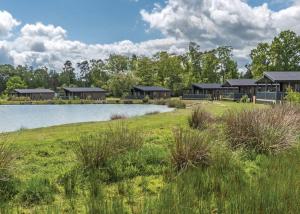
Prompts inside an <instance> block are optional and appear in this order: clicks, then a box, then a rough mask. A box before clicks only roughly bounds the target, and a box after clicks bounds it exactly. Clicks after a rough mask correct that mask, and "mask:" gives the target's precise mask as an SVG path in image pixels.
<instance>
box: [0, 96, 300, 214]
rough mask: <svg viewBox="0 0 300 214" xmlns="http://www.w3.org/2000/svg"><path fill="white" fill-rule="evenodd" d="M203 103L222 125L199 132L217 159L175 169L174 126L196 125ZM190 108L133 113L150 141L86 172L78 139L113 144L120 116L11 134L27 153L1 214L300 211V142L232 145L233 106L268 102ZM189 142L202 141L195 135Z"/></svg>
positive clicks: (129, 124)
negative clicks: (262, 147)
mask: <svg viewBox="0 0 300 214" xmlns="http://www.w3.org/2000/svg"><path fill="white" fill-rule="evenodd" d="M198 105H199V106H201V108H203V109H204V110H205V111H208V112H210V113H211V114H212V115H213V116H214V117H215V118H217V119H216V120H217V123H218V124H217V125H213V127H211V128H208V129H206V130H204V131H201V132H199V131H197V130H193V132H199V133H198V134H199V135H203V136H206V135H207V136H209V137H212V140H211V141H209V142H211V145H210V149H209V164H205V165H204V166H203V165H202V164H192V167H186V170H184V171H177V170H174V165H172V149H173V148H174V146H175V145H176V135H174V133H173V131H174V128H181V129H186V130H188V129H189V124H188V117H189V116H190V114H191V110H192V109H193V108H194V107H195V106H198ZM186 106H187V109H181V110H176V111H174V112H169V113H163V114H153V115H145V116H143V117H136V118H130V119H126V120H125V121H124V122H125V123H126V130H127V131H126V130H125V132H126V133H127V132H128V130H130V131H129V132H133V133H134V132H135V131H138V132H139V134H140V135H141V138H142V139H141V140H139V142H140V141H142V142H143V143H142V144H140V146H138V147H134V149H130V148H132V147H131V146H130V145H127V144H126V141H125V144H126V149H128V151H127V152H121V153H110V154H111V155H110V156H109V158H107V159H106V160H105V165H101V164H100V166H101V167H100V168H98V169H96V170H88V171H87V170H85V168H86V167H83V166H84V164H82V161H80V158H78V153H76V147H74V142H76V141H77V142H79V143H80V144H81V146H82V148H84V149H85V148H86V147H84V143H85V142H87V145H89V144H90V143H91V142H93V144H91V145H94V144H100V145H103V143H105V142H108V147H107V148H109V146H111V148H112V149H113V148H114V146H112V145H111V144H112V143H114V139H116V138H115V137H114V136H119V137H117V138H118V140H119V141H118V142H120V141H121V140H123V139H124V137H122V135H121V134H120V135H118V134H117V133H116V132H115V131H116V129H114V130H115V131H111V130H109V129H110V127H115V126H118V124H119V123H120V121H109V122H97V123H83V124H72V125H64V126H56V127H50V128H42V129H35V130H22V131H19V132H16V133H11V134H9V137H10V138H11V139H13V140H12V142H13V143H12V148H13V149H16V150H18V151H21V155H20V156H19V157H18V158H17V160H16V161H15V167H14V170H13V176H14V178H15V179H17V180H18V182H19V184H18V185H17V191H16V195H15V196H14V197H13V198H12V199H11V200H10V202H9V203H4V204H3V205H2V204H1V203H0V212H1V209H3V210H12V209H14V210H16V211H18V210H19V211H20V212H23V213H61V212H64V213H99V212H101V213H212V212H213V213H299V211H300V203H299V200H300V199H299V195H300V194H299V193H300V192H299V191H300V190H299V188H300V185H299V180H300V169H299V162H300V149H299V147H294V148H290V149H289V150H287V151H284V152H282V153H279V154H276V155H267V154H257V153H251V152H248V151H245V150H242V149H238V150H232V149H231V147H230V146H229V145H228V144H227V141H226V137H225V136H224V132H223V125H222V124H223V122H224V121H223V120H221V119H220V117H221V116H222V115H223V113H224V112H226V111H227V110H229V109H231V110H235V111H236V112H238V111H241V110H245V109H253V108H263V109H264V108H268V107H266V106H264V105H253V104H242V103H232V102H193V101H189V102H186ZM103 135H111V136H112V139H110V140H103V139H107V138H103ZM89 136H91V138H89ZM99 136H102V137H99ZM120 136H121V137H120ZM91 139H92V140H91ZM130 139H131V138H130ZM179 139H181V138H179ZM185 139H186V138H185ZM189 141H192V142H194V140H193V138H191V139H190V140H189ZM195 141H197V140H195ZM70 142H73V143H70ZM127 142H128V141H127ZM117 144H118V143H117ZM122 145H123V144H122ZM128 146H129V147H130V148H129V147H128ZM117 147H118V146H117ZM96 148H97V147H96ZM122 148H125V147H122ZM74 149H75V152H74ZM122 151H123V150H122ZM173 151H174V150H173ZM84 154H86V153H84ZM191 157H192V158H188V159H187V160H188V161H190V162H192V160H193V158H194V156H193V155H192V156H191ZM195 157H197V155H196V156H195ZM196 160H198V159H196ZM196 163H197V162H196ZM103 166H104V167H103ZM96 168H97V167H96ZM103 169H105V170H103ZM103 172H104V173H103ZM107 175H108V176H107Z"/></svg>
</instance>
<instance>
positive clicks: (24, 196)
mask: <svg viewBox="0 0 300 214" xmlns="http://www.w3.org/2000/svg"><path fill="white" fill-rule="evenodd" d="M55 191H56V189H55V188H54V186H53V185H52V184H51V183H50V181H49V180H48V179H46V178H38V177H35V178H32V179H31V180H29V181H28V183H27V184H26V186H25V189H24V191H23V192H22V193H21V196H20V197H21V201H22V202H23V203H24V204H25V205H27V206H31V205H34V204H49V203H51V202H53V201H54V193H55Z"/></svg>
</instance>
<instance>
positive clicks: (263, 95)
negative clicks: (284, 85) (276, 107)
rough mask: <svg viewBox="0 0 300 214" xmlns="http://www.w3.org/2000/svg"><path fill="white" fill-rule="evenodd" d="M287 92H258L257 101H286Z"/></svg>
mask: <svg viewBox="0 0 300 214" xmlns="http://www.w3.org/2000/svg"><path fill="white" fill-rule="evenodd" d="M285 96H286V93H285V92H267V91H266V92H257V93H256V99H257V100H284V97H285Z"/></svg>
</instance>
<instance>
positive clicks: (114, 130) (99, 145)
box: [74, 123, 143, 169]
mask: <svg viewBox="0 0 300 214" xmlns="http://www.w3.org/2000/svg"><path fill="white" fill-rule="evenodd" d="M142 144H143V136H142V134H141V132H140V131H139V130H136V129H134V130H132V129H129V128H128V126H127V125H126V124H125V123H119V124H116V125H114V126H110V127H109V128H108V129H105V130H103V131H102V132H100V133H99V134H98V135H94V136H87V137H81V138H80V140H79V142H75V143H74V151H75V154H76V156H77V159H78V160H79V161H80V162H81V164H82V165H83V167H84V168H89V169H101V168H103V167H105V166H106V165H107V162H108V160H109V159H110V158H112V157H115V156H118V155H121V154H124V153H127V152H128V151H132V150H138V149H139V148H140V147H141V146H142Z"/></svg>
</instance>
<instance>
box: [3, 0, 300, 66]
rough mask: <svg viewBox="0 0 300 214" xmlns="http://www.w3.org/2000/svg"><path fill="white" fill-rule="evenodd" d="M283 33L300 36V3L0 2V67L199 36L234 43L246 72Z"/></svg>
mask: <svg viewBox="0 0 300 214" xmlns="http://www.w3.org/2000/svg"><path fill="white" fill-rule="evenodd" d="M264 3H267V4H265V5H264ZM157 5H160V6H157ZM282 30H293V31H295V32H296V33H298V34H300V0H209V1H204V0H168V1H166V0H0V64H1V63H2V64H3V63H11V64H14V65H20V64H21V65H29V66H48V67H51V68H61V66H62V65H63V63H64V61H65V60H71V61H73V63H77V62H79V61H81V60H89V59H99V58H101V59H105V58H107V57H108V56H109V55H110V54H123V55H128V56H130V55H132V54H137V55H147V56H151V55H153V54H155V53H157V52H158V51H168V52H170V53H174V54H182V53H184V52H185V51H186V50H187V47H188V43H189V42H190V41H193V42H197V43H198V44H199V45H200V46H201V48H202V50H208V49H212V48H216V47H218V46H222V45H229V46H232V47H233V55H234V57H235V59H236V60H237V62H238V64H239V67H240V68H241V69H242V68H244V65H245V64H246V63H249V54H250V52H251V50H252V49H253V48H255V47H256V46H257V44H258V43H259V42H270V41H271V40H272V39H273V38H274V36H276V35H277V34H278V33H279V32H280V31H282Z"/></svg>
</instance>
